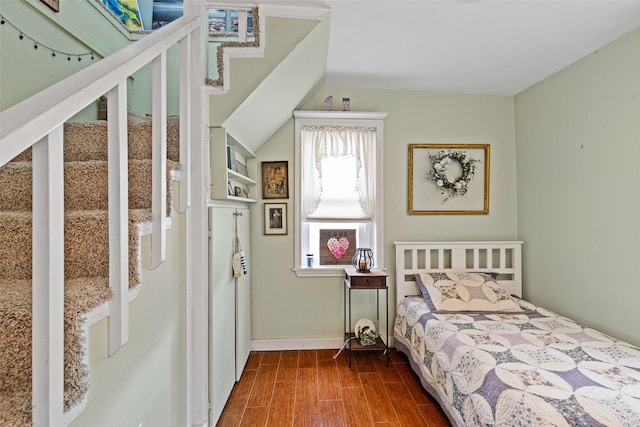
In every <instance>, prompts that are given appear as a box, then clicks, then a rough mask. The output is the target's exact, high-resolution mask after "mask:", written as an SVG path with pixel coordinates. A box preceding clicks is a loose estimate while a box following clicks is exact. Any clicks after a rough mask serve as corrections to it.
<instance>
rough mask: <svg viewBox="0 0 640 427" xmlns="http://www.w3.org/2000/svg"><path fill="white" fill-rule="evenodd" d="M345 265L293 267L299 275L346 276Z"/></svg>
mask: <svg viewBox="0 0 640 427" xmlns="http://www.w3.org/2000/svg"><path fill="white" fill-rule="evenodd" d="M344 267H348V266H347V265H345V266H343V267H335V268H334V267H315V268H314V267H312V268H308V267H299V268H292V270H293V271H294V272H295V273H296V276H298V277H344Z"/></svg>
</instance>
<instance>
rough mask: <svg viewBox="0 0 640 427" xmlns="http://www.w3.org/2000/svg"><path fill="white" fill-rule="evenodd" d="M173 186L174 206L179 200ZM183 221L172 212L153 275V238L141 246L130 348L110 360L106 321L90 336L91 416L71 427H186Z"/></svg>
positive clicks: (88, 410)
mask: <svg viewBox="0 0 640 427" xmlns="http://www.w3.org/2000/svg"><path fill="white" fill-rule="evenodd" d="M177 194H178V184H174V200H178V198H177ZM185 231H186V225H185V215H184V214H178V213H177V212H176V211H175V210H174V213H173V216H172V226H171V229H170V230H168V231H167V260H166V261H165V262H164V264H162V265H161V266H160V267H158V268H157V269H155V270H153V271H149V270H148V262H147V261H148V260H150V256H151V236H144V237H143V238H142V254H141V259H142V260H143V264H142V266H143V268H141V270H140V274H141V285H140V294H139V296H138V298H137V299H136V300H134V301H133V302H132V303H131V304H129V342H127V344H125V345H124V346H123V347H122V348H120V349H119V350H118V351H117V352H116V353H115V354H114V355H112V356H110V357H109V355H108V351H109V350H108V343H109V338H108V336H109V328H108V320H107V319H104V320H101V321H100V322H98V323H96V324H95V325H94V326H92V327H91V329H90V333H89V346H88V347H89V377H90V380H89V381H90V385H89V387H90V388H89V392H88V394H87V408H86V410H85V411H83V412H82V413H81V414H80V416H79V417H78V418H77V419H76V420H75V421H74V422H73V423H72V424H71V426H73V427H83V426H93V427H107V426H118V427H138V426H139V425H144V426H150V427H151V426H153V427H173V426H184V425H185V420H186V392H187V391H186V363H187V361H186V341H185V333H184V331H185V329H186V314H185V305H186V302H185V292H186V291H185V277H186V274H185V268H186V267H185V255H184V247H185Z"/></svg>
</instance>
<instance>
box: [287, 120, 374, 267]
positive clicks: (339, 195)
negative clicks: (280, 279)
mask: <svg viewBox="0 0 640 427" xmlns="http://www.w3.org/2000/svg"><path fill="white" fill-rule="evenodd" d="M385 116H386V113H357V112H341V111H324V112H312V111H296V112H295V113H294V117H295V133H296V135H295V156H296V165H299V167H296V168H295V180H296V190H295V191H296V199H295V231H296V232H295V239H296V240H295V267H294V270H295V271H296V274H297V275H298V276H322V275H329V276H333V275H342V274H343V271H344V270H343V269H344V266H345V262H346V263H347V264H349V262H350V260H351V257H350V256H348V254H350V253H351V252H353V251H354V250H355V248H356V247H367V248H371V249H372V250H373V253H374V261H375V264H376V267H378V268H380V267H382V264H383V261H384V253H383V245H382V224H383V218H382V211H383V209H382V154H381V153H382V146H383V145H382V144H383V119H384V117H385ZM334 239H335V240H334ZM329 240H333V242H332V243H334V244H335V246H333V247H332V245H331V244H329V243H328V242H329ZM345 240H346V241H348V242H349V246H348V248H347V247H345V245H344V241H345ZM338 242H339V243H340V244H338ZM329 253H330V254H332V255H327V254H329ZM343 255H344V256H343Z"/></svg>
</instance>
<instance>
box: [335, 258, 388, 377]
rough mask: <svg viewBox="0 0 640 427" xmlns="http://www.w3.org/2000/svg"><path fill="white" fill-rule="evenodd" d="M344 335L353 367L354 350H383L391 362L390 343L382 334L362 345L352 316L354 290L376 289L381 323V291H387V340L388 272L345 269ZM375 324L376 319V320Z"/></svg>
mask: <svg viewBox="0 0 640 427" xmlns="http://www.w3.org/2000/svg"><path fill="white" fill-rule="evenodd" d="M344 273H345V274H344V307H343V310H344V312H343V315H344V325H343V327H344V336H345V339H346V340H347V344H346V346H345V348H346V349H347V350H349V367H351V358H352V354H353V352H354V351H374V350H378V351H379V350H382V351H384V352H385V353H386V355H387V365H388V364H389V344H388V342H385V341H384V340H383V339H382V334H381V333H380V332H379V334H380V335H378V336H377V337H376V342H375V344H372V345H360V343H359V342H358V340H357V339H355V338H354V337H355V336H356V335H355V333H354V331H353V323H352V318H351V314H352V313H351V293H352V292H354V291H357V292H359V293H360V292H363V291H375V294H376V305H375V312H376V320H377V321H378V323H377V325H380V324H381V318H380V291H381V290H382V291H384V293H385V304H384V306H383V307H384V311H385V314H386V327H387V334H386V335H385V336H386V337H387V338H386V339H387V340H388V339H389V288H388V286H387V277H388V274H387V273H385V272H384V271H382V270H379V269H371V271H368V272H366V273H365V272H358V271H356V270H355V269H354V268H352V267H345V269H344ZM374 324H375V321H374Z"/></svg>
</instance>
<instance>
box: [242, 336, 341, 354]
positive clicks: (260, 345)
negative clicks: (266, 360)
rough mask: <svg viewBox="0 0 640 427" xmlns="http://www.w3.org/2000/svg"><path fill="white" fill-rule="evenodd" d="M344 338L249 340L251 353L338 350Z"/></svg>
mask: <svg viewBox="0 0 640 427" xmlns="http://www.w3.org/2000/svg"><path fill="white" fill-rule="evenodd" d="M343 343H344V338H341V337H338V338H294V339H275V340H251V350H252V351H274V350H275V351H277V350H326V349H336V350H337V349H339V348H340V347H342V344H343Z"/></svg>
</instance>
